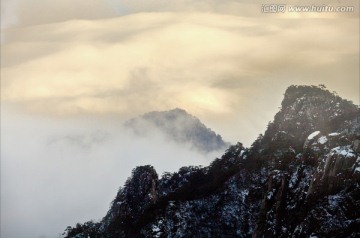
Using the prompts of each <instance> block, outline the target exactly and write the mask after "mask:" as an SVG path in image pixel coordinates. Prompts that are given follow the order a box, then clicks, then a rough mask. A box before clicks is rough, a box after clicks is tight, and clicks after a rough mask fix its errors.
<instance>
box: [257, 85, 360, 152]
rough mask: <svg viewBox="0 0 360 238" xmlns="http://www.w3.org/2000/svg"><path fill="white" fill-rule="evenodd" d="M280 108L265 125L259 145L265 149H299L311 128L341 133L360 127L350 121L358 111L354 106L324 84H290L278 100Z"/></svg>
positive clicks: (311, 130)
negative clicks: (280, 99)
mask: <svg viewBox="0 0 360 238" xmlns="http://www.w3.org/2000/svg"><path fill="white" fill-rule="evenodd" d="M281 106H282V107H281V110H280V111H279V112H278V113H277V114H276V115H275V117H274V120H273V121H272V122H270V123H269V124H268V127H267V130H266V131H265V134H264V137H263V138H262V141H261V144H262V149H264V151H265V152H266V151H268V152H269V151H273V148H277V149H281V148H283V149H288V148H289V147H290V146H291V147H292V148H294V149H295V150H296V151H300V150H301V149H302V147H303V142H304V140H305V139H306V138H307V136H308V135H309V134H310V133H312V132H314V131H321V132H323V133H331V132H342V131H343V130H349V129H350V130H352V131H353V132H355V131H356V130H358V129H359V128H357V127H352V126H351V125H353V126H355V125H358V124H356V123H352V120H354V118H356V115H358V114H359V111H358V109H357V107H356V106H355V105H354V104H353V103H352V102H350V101H348V100H345V99H342V98H341V97H339V96H338V95H336V93H334V92H333V93H331V92H329V91H328V90H327V89H326V87H325V86H324V85H320V86H295V85H292V86H290V87H289V88H288V89H287V90H286V92H285V94H284V99H283V101H282V103H281Z"/></svg>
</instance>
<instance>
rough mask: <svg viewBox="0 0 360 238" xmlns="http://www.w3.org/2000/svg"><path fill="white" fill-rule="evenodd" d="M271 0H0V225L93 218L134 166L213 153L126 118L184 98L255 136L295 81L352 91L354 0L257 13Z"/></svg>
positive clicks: (216, 122) (41, 231)
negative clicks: (139, 132) (326, 8)
mask: <svg viewBox="0 0 360 238" xmlns="http://www.w3.org/2000/svg"><path fill="white" fill-rule="evenodd" d="M329 2H330V1H328V0H326V1H325V0H324V1H317V3H316V4H317V5H322V4H325V5H327V4H329ZM266 3H270V4H272V3H274V1H270V0H269V1H267V0H266V1H263V2H262V3H254V1H252V0H244V1H241V2H239V1H235V0H226V1H221V2H220V1H216V0H207V1H194V0H172V1H165V0H149V1H146V3H145V2H144V1H139V0H131V1H130V0H122V1H115V0H106V1H95V0H79V1H70V0H61V1H60V0H54V1H51V3H50V1H47V0H37V1H33V0H11V1H10V0H2V1H1V16H2V21H1V28H2V34H1V43H2V45H1V100H2V107H1V138H2V140H1V196H2V197H1V207H2V209H1V220H2V229H1V232H2V233H1V236H4V237H14V238H17V237H31V238H32V237H39V235H44V236H45V237H55V236H56V235H57V234H58V233H59V232H61V231H62V230H63V229H64V228H65V226H67V225H74V224H75V223H76V222H81V221H86V220H89V219H96V218H100V217H101V216H103V215H104V213H105V212H106V210H107V208H108V204H109V202H110V201H111V199H113V197H114V195H115V193H116V189H117V188H118V186H119V185H121V184H123V182H124V180H125V179H126V178H127V177H128V176H129V175H130V171H131V169H132V168H134V167H135V166H136V165H143V164H153V165H155V167H156V168H157V169H158V170H159V171H165V170H172V171H174V170H177V169H178V168H179V167H180V166H183V165H193V164H206V163H208V162H209V159H210V160H211V159H213V158H214V156H212V155H208V156H205V155H202V154H199V153H196V152H194V151H192V150H190V149H189V148H183V147H179V146H178V145H176V144H172V143H169V142H167V141H166V140H164V138H163V137H162V135H155V137H154V138H151V139H149V138H144V139H139V138H134V137H133V135H131V134H128V133H126V132H124V131H123V130H122V128H121V127H120V123H121V122H123V121H125V120H127V119H129V118H131V117H134V116H138V115H140V114H143V113H146V112H149V111H154V110H158V111H163V110H169V109H173V108H176V107H179V108H183V109H185V110H186V111H188V112H189V113H191V114H193V115H195V116H196V117H198V118H199V119H200V120H201V121H202V122H204V123H205V125H207V126H209V127H211V128H212V129H213V130H214V131H216V132H217V133H219V134H221V135H222V137H223V138H224V140H226V141H231V142H233V143H235V142H236V141H241V142H243V143H245V145H246V146H249V145H250V144H251V142H252V141H253V140H254V139H255V138H256V137H257V135H258V134H259V133H262V132H263V131H264V129H265V127H266V124H267V123H268V121H270V120H272V118H273V116H274V114H275V112H276V111H277V110H278V106H280V102H281V99H282V93H284V91H285V89H286V88H287V87H288V86H289V85H291V84H315V85H317V84H325V85H326V86H327V87H328V88H329V89H330V90H335V91H337V92H338V94H339V95H340V96H342V97H344V98H347V99H350V100H353V101H354V102H355V103H357V104H360V101H359V44H358V43H359V21H358V13H359V2H358V1H357V0H347V1H342V0H339V1H331V2H330V4H333V5H346V6H347V5H349V6H355V12H354V13H341V14H340V13H284V14H264V13H261V4H266ZM287 4H301V5H305V4H312V3H311V2H310V1H308V0H293V1H287ZM89 208H93V209H89ZM29 221H32V222H29Z"/></svg>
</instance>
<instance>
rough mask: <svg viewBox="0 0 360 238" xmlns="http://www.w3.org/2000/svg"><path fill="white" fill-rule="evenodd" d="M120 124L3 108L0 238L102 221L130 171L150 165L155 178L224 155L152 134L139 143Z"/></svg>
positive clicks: (33, 237)
mask: <svg viewBox="0 0 360 238" xmlns="http://www.w3.org/2000/svg"><path fill="white" fill-rule="evenodd" d="M122 122H123V120H121V119H114V118H113V119H109V118H101V117H95V116H88V117H76V118H75V117H73V118H51V117H41V116H34V115H29V114H25V113H19V112H16V111H14V110H10V109H9V110H8V108H7V107H6V106H5V107H3V108H2V124H3V125H4V126H2V131H1V138H2V150H1V158H2V164H1V188H2V192H1V201H2V204H1V205H2V207H1V222H2V224H1V225H2V229H1V237H5V238H6V237H11V238H23V237H28V238H39V237H43V238H44V237H49V238H52V237H59V236H60V235H61V233H62V232H63V231H64V229H65V228H66V227H67V226H68V225H71V226H73V225H75V224H76V223H77V222H85V221H88V220H94V221H98V220H99V219H101V218H102V217H103V216H104V215H105V214H106V212H107V210H108V208H109V205H110V203H111V201H112V199H114V197H115V195H116V193H117V191H118V189H119V187H120V186H122V185H123V184H124V182H125V180H126V179H127V178H128V177H129V176H130V175H131V170H132V169H133V168H135V167H136V166H139V165H146V164H151V165H153V166H154V167H155V169H156V170H157V172H158V174H159V176H161V174H162V173H163V172H165V171H169V172H175V171H177V170H178V169H179V168H180V167H182V166H188V165H208V164H209V163H210V162H211V160H213V159H214V158H215V157H217V156H220V155H221V154H222V153H223V151H218V152H213V153H210V154H204V153H200V152H199V151H196V150H193V149H191V145H187V144H181V145H180V144H176V143H175V142H172V141H169V140H168V139H167V138H166V137H165V136H164V135H163V134H162V133H160V132H159V131H156V130H153V129H149V130H147V133H146V135H143V136H141V137H140V136H138V135H136V134H134V133H133V132H132V131H131V130H128V129H126V128H124V127H123V126H122V125H123V123H122Z"/></svg>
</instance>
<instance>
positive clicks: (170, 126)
mask: <svg viewBox="0 0 360 238" xmlns="http://www.w3.org/2000/svg"><path fill="white" fill-rule="evenodd" d="M125 127H127V128H130V129H132V130H133V131H134V132H135V134H137V135H140V136H141V135H144V134H147V133H149V128H152V129H156V130H158V131H160V132H162V133H164V134H165V136H166V137H167V139H168V140H172V141H174V142H176V143H179V144H186V143H187V144H189V145H190V146H191V147H192V148H194V149H196V150H199V151H201V152H205V153H208V152H212V151H218V150H225V148H226V147H228V146H229V143H227V142H225V141H223V139H222V137H221V136H220V135H219V134H216V133H215V132H214V131H213V130H211V129H210V128H208V127H206V126H205V125H204V124H203V123H202V122H201V121H200V120H199V119H198V118H197V117H195V116H193V115H191V114H189V113H188V112H186V111H185V110H184V109H180V108H175V109H172V110H168V111H152V112H148V113H145V114H143V115H141V116H139V117H135V118H132V119H130V120H128V121H127V122H125Z"/></svg>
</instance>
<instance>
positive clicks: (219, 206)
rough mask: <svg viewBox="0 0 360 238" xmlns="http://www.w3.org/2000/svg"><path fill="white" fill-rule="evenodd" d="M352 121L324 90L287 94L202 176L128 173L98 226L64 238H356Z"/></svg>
mask: <svg viewBox="0 0 360 238" xmlns="http://www.w3.org/2000/svg"><path fill="white" fill-rule="evenodd" d="M359 182H360V111H359V109H358V108H357V107H356V106H355V105H354V104H352V103H351V102H349V101H347V100H344V99H341V98H340V97H339V96H337V95H335V94H334V93H330V92H329V91H328V90H326V89H325V88H324V87H316V86H290V87H289V88H288V89H287V90H286V92H285V96H284V100H283V102H282V108H281V110H280V111H279V112H278V113H277V114H276V115H275V118H274V121H273V122H271V123H270V124H269V126H268V128H267V130H266V131H265V134H264V135H260V136H259V137H258V139H257V140H256V141H255V142H254V143H253V145H252V146H251V147H250V148H244V147H243V145H242V144H241V143H237V144H236V145H233V146H230V147H229V148H228V149H227V150H226V152H225V154H224V155H223V156H222V157H221V158H217V159H215V160H214V161H213V162H212V163H211V164H210V165H209V166H207V167H194V166H189V167H183V168H181V169H180V170H179V171H178V172H175V173H164V174H163V175H162V176H160V178H159V176H158V174H157V173H156V171H155V170H154V168H153V167H152V166H150V165H146V166H140V167H137V168H135V169H134V170H133V172H132V176H131V177H129V179H128V180H127V182H126V183H125V185H124V186H123V187H121V188H120V189H119V191H118V194H117V196H116V197H115V199H114V201H113V203H112V204H111V207H110V209H109V211H108V213H107V214H106V215H105V217H104V218H103V219H102V220H101V221H99V222H92V221H90V222H87V223H84V224H77V225H76V226H75V227H68V228H67V229H66V231H65V233H64V236H65V237H67V238H69V237H78V238H80V237H81V238H82V237H84V238H85V237H91V238H97V237H99V238H100V237H104V238H105V237H108V238H113V237H114V238H115V237H117V238H118V237H126V238H127V237H179V238H180V237H360V184H359Z"/></svg>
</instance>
